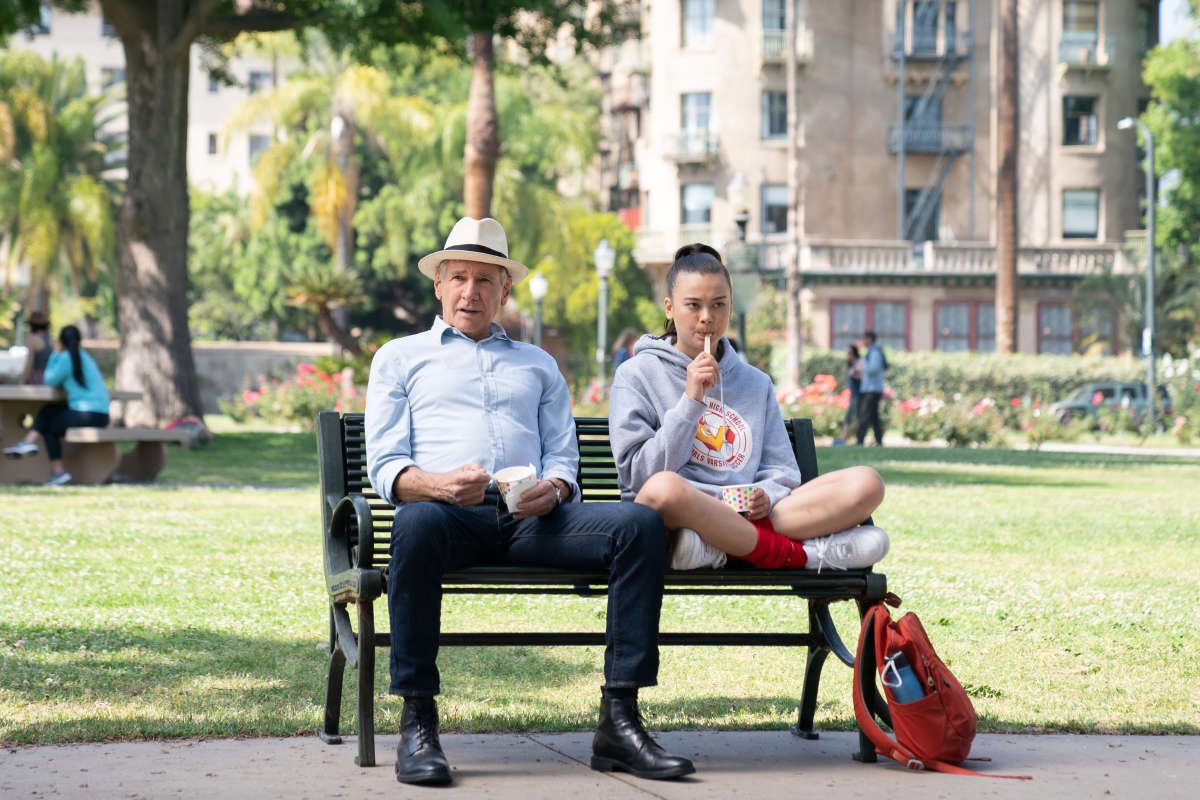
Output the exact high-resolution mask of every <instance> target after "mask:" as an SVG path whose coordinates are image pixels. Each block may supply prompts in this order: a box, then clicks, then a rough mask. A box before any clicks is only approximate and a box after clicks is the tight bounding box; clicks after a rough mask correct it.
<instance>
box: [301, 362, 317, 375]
mask: <svg viewBox="0 0 1200 800" xmlns="http://www.w3.org/2000/svg"><path fill="white" fill-rule="evenodd" d="M316 371H317V368H316V367H314V366H313V365H312V364H297V365H296V372H303V373H306V374H309V375H311V374H312V373H314V372H316Z"/></svg>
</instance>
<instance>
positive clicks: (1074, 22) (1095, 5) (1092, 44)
mask: <svg viewBox="0 0 1200 800" xmlns="http://www.w3.org/2000/svg"><path fill="white" fill-rule="evenodd" d="M1099 42H1100V3H1099V2H1098V0H1063V17H1062V41H1061V42H1060V43H1059V53H1058V60H1059V61H1062V62H1064V63H1068V64H1088V63H1091V62H1093V61H1095V57H1096V50H1097V47H1098V45H1099Z"/></svg>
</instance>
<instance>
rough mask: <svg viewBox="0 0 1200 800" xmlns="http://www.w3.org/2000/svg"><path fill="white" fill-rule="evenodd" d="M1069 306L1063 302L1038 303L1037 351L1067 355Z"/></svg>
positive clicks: (1070, 346)
mask: <svg viewBox="0 0 1200 800" xmlns="http://www.w3.org/2000/svg"><path fill="white" fill-rule="evenodd" d="M1073 350H1074V348H1073V347H1072V339H1071V307H1070V306H1068V305H1067V304H1065V303H1038V352H1039V353H1055V354H1057V355H1064V356H1069V355H1071V353H1072V352H1073Z"/></svg>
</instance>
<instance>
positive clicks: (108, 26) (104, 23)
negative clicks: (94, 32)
mask: <svg viewBox="0 0 1200 800" xmlns="http://www.w3.org/2000/svg"><path fill="white" fill-rule="evenodd" d="M100 35H101V36H102V37H104V38H105V39H115V38H117V29H116V28H114V27H113V26H112V23H111V22H109V21H108V15H106V14H105V13H104V12H101V13H100Z"/></svg>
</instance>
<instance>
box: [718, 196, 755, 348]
mask: <svg viewBox="0 0 1200 800" xmlns="http://www.w3.org/2000/svg"><path fill="white" fill-rule="evenodd" d="M725 193H726V196H727V198H728V199H729V204H730V205H731V206H732V207H733V223H734V225H736V226H737V241H736V242H735V243H734V245H733V247H732V248H731V250H732V252H729V253H726V261H728V262H729V263H728V266H729V272H730V276H729V277H730V280H731V281H732V282H733V284H734V285H733V286H732V287H731V288H732V289H733V308H734V310H735V311H736V312H737V315H738V347H740V348H741V349H742V351H743V352H744V351H745V349H746V345H747V341H746V314H747V312H749V311H753V310H754V305H755V302H756V300H757V296H758V264H757V263H751V261H752V254H751V252H750V246H749V245H747V244H746V225H747V223H749V221H750V211H749V210H748V209H747V208H746V176H745V175H743V174H742V173H740V172H737V173H734V176H733V177H732V178H731V179H730V180H729V185H728V186H727V187H726V189H725Z"/></svg>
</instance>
